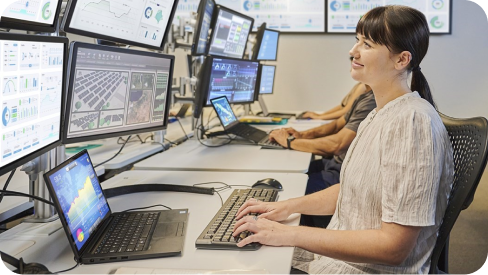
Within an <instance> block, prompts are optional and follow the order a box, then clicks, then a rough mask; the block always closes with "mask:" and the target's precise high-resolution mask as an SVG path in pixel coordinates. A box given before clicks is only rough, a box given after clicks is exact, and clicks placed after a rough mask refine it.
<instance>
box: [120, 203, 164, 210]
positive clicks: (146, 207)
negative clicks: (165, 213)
mask: <svg viewBox="0 0 488 275" xmlns="http://www.w3.org/2000/svg"><path fill="white" fill-rule="evenodd" d="M157 206H161V207H164V208H166V209H168V210H172V209H171V207H168V206H166V205H164V204H155V205H151V206H145V207H137V208H131V209H127V210H124V211H122V212H129V211H134V210H143V209H148V208H152V207H157Z"/></svg>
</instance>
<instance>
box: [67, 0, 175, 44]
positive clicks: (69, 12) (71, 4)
mask: <svg viewBox="0 0 488 275" xmlns="http://www.w3.org/2000/svg"><path fill="white" fill-rule="evenodd" d="M178 1H179V0H175V2H174V3H173V8H172V9H171V13H170V16H169V19H168V24H167V25H166V30H165V31H164V35H163V40H161V45H160V46H153V45H149V44H144V43H139V42H136V41H130V40H125V39H120V38H117V37H113V36H107V35H103V34H99V33H94V32H89V31H84V30H80V29H75V28H72V27H70V25H71V19H72V18H73V15H74V10H75V7H76V3H77V2H78V0H70V1H69V2H68V5H67V7H66V11H65V13H64V14H65V15H64V18H63V22H62V23H61V30H62V31H64V32H66V33H72V34H78V35H83V36H87V37H92V38H95V39H102V40H107V41H111V42H116V43H121V44H124V45H132V46H138V47H143V48H148V49H154V50H162V48H163V47H164V43H166V40H167V38H168V33H169V31H170V29H171V27H172V26H173V24H172V22H173V18H174V16H175V12H176V9H177V7H178Z"/></svg>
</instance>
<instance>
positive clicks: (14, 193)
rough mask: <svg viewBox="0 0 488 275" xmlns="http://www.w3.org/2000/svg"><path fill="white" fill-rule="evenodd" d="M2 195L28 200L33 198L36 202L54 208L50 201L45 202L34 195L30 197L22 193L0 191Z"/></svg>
mask: <svg viewBox="0 0 488 275" xmlns="http://www.w3.org/2000/svg"><path fill="white" fill-rule="evenodd" d="M0 192H1V193H3V194H4V196H9V197H10V196H12V197H28V198H32V199H35V200H38V201H40V202H43V203H46V204H49V205H52V206H54V203H52V202H50V201H48V200H45V199H43V198H41V197H38V196H34V195H29V194H25V193H21V192H15V191H9V190H0Z"/></svg>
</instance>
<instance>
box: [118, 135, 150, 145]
mask: <svg viewBox="0 0 488 275" xmlns="http://www.w3.org/2000/svg"><path fill="white" fill-rule="evenodd" d="M135 137H137V138H138V139H139V141H140V142H141V143H146V141H145V140H142V138H141V136H139V135H136V136H135ZM146 139H147V138H146ZM120 140H122V141H123V142H120ZM133 141H135V140H133ZM127 142H132V141H130V138H127V140H124V139H123V138H122V137H119V138H118V139H117V144H124V143H127Z"/></svg>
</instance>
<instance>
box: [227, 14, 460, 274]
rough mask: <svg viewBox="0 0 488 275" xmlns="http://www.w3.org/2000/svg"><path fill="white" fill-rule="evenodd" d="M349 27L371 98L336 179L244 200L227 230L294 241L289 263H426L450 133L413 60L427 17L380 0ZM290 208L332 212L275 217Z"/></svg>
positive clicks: (445, 178)
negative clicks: (315, 223)
mask: <svg viewBox="0 0 488 275" xmlns="http://www.w3.org/2000/svg"><path fill="white" fill-rule="evenodd" d="M356 34H357V38H356V44H355V45H354V46H353V48H352V49H351V51H350V54H351V56H353V57H354V60H353V64H352V71H351V76H352V77H353V78H354V79H355V80H357V81H360V82H362V83H364V84H367V85H369V86H371V88H372V90H373V92H374V95H375V100H376V103H377V108H376V109H375V110H373V111H372V112H371V113H370V114H369V115H368V117H366V119H365V120H364V121H363V122H362V123H361V125H360V126H359V129H358V135H357V136H356V138H355V140H354V141H353V143H352V144H351V146H350V148H349V150H348V152H347V155H346V158H345V160H344V164H343V166H342V169H341V184H336V185H334V186H332V187H330V188H327V189H325V190H323V191H320V192H316V193H314V194H311V195H308V196H305V197H301V198H295V199H290V200H286V201H282V202H276V203H263V202H259V201H256V200H250V201H248V202H246V203H245V204H244V205H243V206H242V207H241V209H239V212H238V214H237V219H239V221H238V222H237V223H236V225H235V228H234V235H235V236H237V235H238V234H239V233H240V232H242V231H245V230H248V231H252V232H253V233H254V234H253V235H251V236H249V237H247V238H245V239H243V240H242V241H240V242H239V243H238V245H239V246H243V245H246V244H247V243H250V242H260V243H263V244H266V245H273V246H295V247H297V249H296V251H295V252H296V253H295V259H294V263H293V266H294V267H296V268H298V269H301V270H303V271H306V272H309V273H355V274H357V273H403V274H405V273H406V274H411V273H427V272H428V271H429V264H430V256H431V253H432V250H433V248H434V244H435V241H436V237H437V232H438V230H439V226H440V224H441V222H442V217H443V215H444V212H445V209H446V206H447V202H448V197H449V192H450V190H451V184H452V180H453V173H454V172H453V171H454V167H453V166H454V165H453V157H452V147H451V143H450V141H449V137H448V134H447V132H446V129H445V127H444V125H443V123H442V121H441V119H440V117H439V115H438V113H437V111H436V110H435V108H434V102H433V100H432V96H431V94H430V91H429V86H428V83H427V81H426V79H425V77H424V75H423V74H422V72H421V69H420V66H419V65H420V62H421V61H422V59H423V57H424V56H425V54H426V53H427V49H428V44H429V28H428V24H427V21H426V19H425V16H424V15H423V14H422V13H420V12H419V11H417V10H415V9H412V8H409V7H405V6H385V7H378V8H375V9H372V10H371V11H369V12H368V13H366V14H365V15H364V16H363V17H362V18H361V19H360V21H359V23H358V26H357V29H356ZM409 74H412V81H411V86H410V87H409V86H408V84H407V79H408V76H409ZM248 213H261V214H260V215H259V217H258V218H256V219H253V218H252V217H251V216H245V215H246V214H248ZM292 213H301V214H309V215H331V214H333V217H332V220H331V222H330V224H329V226H328V227H327V229H320V228H309V227H303V226H299V227H291V226H285V225H283V224H280V223H277V222H275V221H282V220H284V219H286V218H287V217H288V216H289V215H290V214H292Z"/></svg>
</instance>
